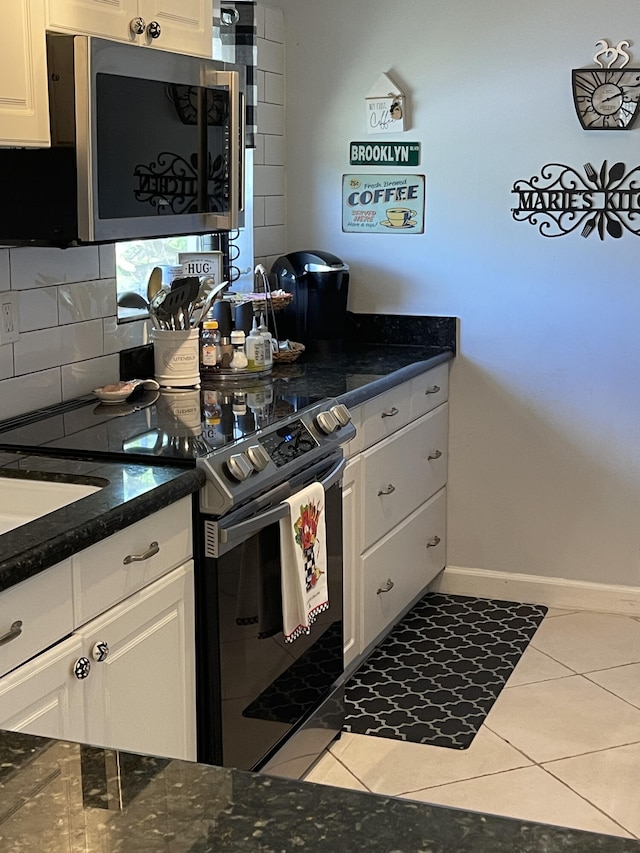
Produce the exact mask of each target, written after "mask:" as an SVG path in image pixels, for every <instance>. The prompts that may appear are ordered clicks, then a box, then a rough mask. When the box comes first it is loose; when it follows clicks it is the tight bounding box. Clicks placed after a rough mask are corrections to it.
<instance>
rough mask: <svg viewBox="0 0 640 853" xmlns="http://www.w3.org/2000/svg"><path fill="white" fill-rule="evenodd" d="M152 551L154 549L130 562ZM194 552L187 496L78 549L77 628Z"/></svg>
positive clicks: (75, 568)
mask: <svg viewBox="0 0 640 853" xmlns="http://www.w3.org/2000/svg"><path fill="white" fill-rule="evenodd" d="M154 543H157V545H154ZM156 547H157V550H156ZM148 552H155V553H151V554H150V555H149V556H148V557H145V558H144V559H138V560H128V561H127V562H125V560H127V558H129V557H131V556H142V555H145V554H147V553H148ZM192 552H193V546H192V534H191V498H190V497H186V498H182V500H180V501H178V502H177V503H175V504H171V506H168V507H165V508H164V509H161V510H159V512H156V513H154V514H153V515H152V516H150V517H149V518H146V519H144V520H143V521H138V522H137V523H136V524H132V525H131V527H127V528H125V529H124V530H121V531H120V532H119V533H115V534H114V535H113V536H109V538H108V539H104V540H103V541H102V542H98V543H97V544H96V545H92V546H91V548H86V549H85V550H84V551H80V552H79V553H78V554H75V555H74V556H73V557H72V562H73V590H74V617H75V627H77V626H79V625H83V624H84V623H85V622H86V621H87V620H88V619H93V617H94V616H97V615H98V614H100V613H103V612H104V611H105V610H107V609H108V608H109V607H111V606H112V605H114V604H117V603H118V602H119V601H122V600H123V599H125V598H126V597H127V596H129V595H131V593H132V592H136V591H137V590H139V589H142V587H143V586H146V585H147V584H148V583H150V582H151V581H153V580H155V579H156V578H158V577H160V576H161V575H164V574H165V573H166V572H168V571H170V569H173V568H175V567H176V566H179V565H180V564H181V563H184V562H186V561H187V560H188V559H190V558H191V555H192Z"/></svg>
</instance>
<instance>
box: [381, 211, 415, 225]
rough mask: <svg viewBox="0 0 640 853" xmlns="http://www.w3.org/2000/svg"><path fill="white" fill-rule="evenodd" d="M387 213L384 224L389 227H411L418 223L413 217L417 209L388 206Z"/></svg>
mask: <svg viewBox="0 0 640 853" xmlns="http://www.w3.org/2000/svg"><path fill="white" fill-rule="evenodd" d="M386 213H387V218H386V219H385V220H384V221H383V223H382V224H383V225H386V226H387V228H411V227H413V226H414V225H415V224H416V220H415V219H414V218H413V217H414V216H415V215H416V211H415V210H410V209H409V208H408V207H388V208H387V211H386Z"/></svg>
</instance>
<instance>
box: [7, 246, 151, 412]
mask: <svg viewBox="0 0 640 853" xmlns="http://www.w3.org/2000/svg"><path fill="white" fill-rule="evenodd" d="M0 290H10V291H16V292H17V294H18V315H19V316H18V328H19V330H20V339H19V340H18V341H17V342H16V343H12V344H5V345H4V346H0V419H2V418H9V417H13V416H15V415H19V414H22V413H24V412H28V411H32V410H33V409H37V408H41V407H42V406H48V405H52V404H54V403H59V402H62V401H63V400H69V399H73V398H74V397H78V396H82V395H83V394H88V393H90V392H91V391H92V390H93V389H94V388H96V387H97V386H99V385H104V384H105V383H107V382H116V381H117V380H118V378H119V358H118V351H119V348H120V346H119V342H120V340H121V339H125V340H126V341H127V343H128V341H129V340H130V339H132V338H135V339H136V343H137V342H138V341H140V342H143V341H142V339H143V337H144V334H143V332H142V331H141V329H140V328H138V329H136V330H135V331H133V332H128V333H126V334H122V333H121V334H120V335H119V334H118V333H115V334H114V333H110V330H111V329H114V330H115V329H116V328H117V323H116V311H117V305H116V281H115V251H114V247H113V246H100V247H98V246H82V247H79V248H74V249H64V250H63V249H53V248H51V249H50V248H40V247H38V248H36V247H34V248H31V247H28V248H15V249H13V248H12V249H3V250H0ZM132 325H134V326H138V327H140V326H142V325H144V324H143V323H135V324H132ZM125 328H126V327H125Z"/></svg>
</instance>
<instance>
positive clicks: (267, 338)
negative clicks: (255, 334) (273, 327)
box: [258, 314, 273, 370]
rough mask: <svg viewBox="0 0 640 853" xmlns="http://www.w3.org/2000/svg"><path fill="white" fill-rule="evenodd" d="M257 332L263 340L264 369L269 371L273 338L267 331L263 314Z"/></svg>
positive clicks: (271, 361) (271, 360) (271, 364)
mask: <svg viewBox="0 0 640 853" xmlns="http://www.w3.org/2000/svg"><path fill="white" fill-rule="evenodd" d="M258 331H259V332H260V334H261V335H262V337H263V340H264V369H265V370H271V368H272V366H273V337H272V335H271V332H270V331H269V327H268V326H267V323H266V320H265V318H264V314H261V315H260V325H259V326H258Z"/></svg>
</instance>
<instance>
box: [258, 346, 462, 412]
mask: <svg viewBox="0 0 640 853" xmlns="http://www.w3.org/2000/svg"><path fill="white" fill-rule="evenodd" d="M452 358H453V353H452V351H451V350H450V349H449V348H447V347H441V346H430V347H424V346H395V347H390V346H385V345H380V346H373V345H369V346H367V347H360V348H350V349H349V350H345V351H342V352H336V353H332V354H331V356H328V355H324V354H320V353H305V354H304V356H303V357H302V358H301V360H300V361H299V362H294V363H293V364H290V365H278V366H277V367H276V368H275V370H274V380H275V381H276V382H277V383H278V390H279V391H280V392H282V391H283V388H286V392H287V393H289V394H291V395H295V396H307V397H309V398H311V399H319V398H322V397H335V398H337V399H339V400H340V402H342V403H344V404H345V405H346V406H356V405H358V404H359V403H362V402H364V401H365V400H368V399H370V398H371V397H375V396H376V395H378V394H382V392H383V391H386V390H387V389H388V388H392V387H394V386H395V385H399V384H400V383H401V382H405V381H406V380H408V379H411V378H412V377H413V376H418V375H419V374H420V373H424V371H425V370H429V369H430V368H432V367H435V366H436V365H438V364H441V363H442V362H443V361H449V360H450V359H452Z"/></svg>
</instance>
